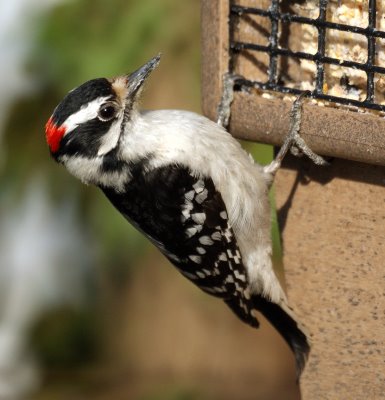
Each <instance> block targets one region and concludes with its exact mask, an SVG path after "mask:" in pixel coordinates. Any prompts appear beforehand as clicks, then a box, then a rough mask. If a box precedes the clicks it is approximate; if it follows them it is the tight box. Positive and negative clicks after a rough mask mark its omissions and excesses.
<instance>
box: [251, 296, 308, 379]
mask: <svg viewBox="0 0 385 400" xmlns="http://www.w3.org/2000/svg"><path fill="white" fill-rule="evenodd" d="M251 300H252V303H253V305H254V306H255V308H256V309H257V310H258V311H260V312H261V313H262V314H263V315H264V316H265V317H266V318H267V319H268V320H269V321H270V323H271V324H272V325H273V326H274V327H275V329H277V331H278V332H279V333H280V334H281V336H282V337H283V338H284V339H285V341H286V343H287V344H288V345H289V347H290V348H291V350H292V351H293V353H294V356H295V360H296V367H297V379H299V377H300V376H301V373H302V371H303V369H304V367H305V364H306V361H307V358H308V355H309V352H310V343H309V339H308V337H307V335H306V333H305V332H304V329H303V328H302V327H300V326H299V324H298V322H297V321H296V320H295V317H294V313H293V312H292V311H291V310H290V309H289V308H288V306H287V305H286V304H280V305H278V304H275V303H272V302H270V301H268V300H267V299H265V298H263V297H262V296H259V295H254V296H252V298H251Z"/></svg>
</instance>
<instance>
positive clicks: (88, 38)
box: [35, 0, 199, 92]
mask: <svg viewBox="0 0 385 400" xmlns="http://www.w3.org/2000/svg"><path fill="white" fill-rule="evenodd" d="M198 3H199V2H198V0H192V1H191V0H190V1H175V0H162V1H154V0H128V1H127V0H110V1H105V0H80V1H72V2H70V3H66V4H63V5H61V6H59V7H57V8H56V10H55V11H54V12H53V13H52V15H51V16H50V18H49V20H47V21H46V22H45V24H44V27H43V29H42V30H41V34H40V42H41V44H42V46H41V48H40V51H39V52H38V53H37V54H36V55H37V57H36V59H35V63H36V65H37V66H38V68H39V71H43V72H44V76H45V77H46V78H48V79H50V80H51V81H52V82H53V81H54V82H55V86H57V87H58V88H59V89H60V90H62V91H63V92H66V91H68V89H69V88H72V87H73V86H75V85H78V84H80V83H82V82H84V81H86V80H89V79H91V78H95V77H102V76H114V75H117V74H122V73H125V72H129V71H132V70H133V69H136V68H137V67H138V64H139V63H141V62H143V61H145V60H146V59H149V58H150V57H152V56H154V55H155V54H157V53H158V52H164V53H167V57H169V56H171V57H176V56H177V57H183V58H185V57H187V58H188V59H189V61H192V63H191V68H193V69H194V70H195V71H196V72H197V73H199V48H198V46H197V40H196V39H198V38H199V24H197V21H196V20H195V19H192V18H191V16H194V15H196V6H197V4H198ZM192 42H195V43H194V46H191V43H192Z"/></svg>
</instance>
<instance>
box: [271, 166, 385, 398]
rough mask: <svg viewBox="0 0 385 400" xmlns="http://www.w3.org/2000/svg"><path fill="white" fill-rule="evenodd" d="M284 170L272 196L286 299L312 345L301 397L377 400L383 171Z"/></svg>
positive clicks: (382, 346) (384, 260) (384, 341)
mask: <svg viewBox="0 0 385 400" xmlns="http://www.w3.org/2000/svg"><path fill="white" fill-rule="evenodd" d="M285 165H286V167H291V168H292V169H288V168H284V169H282V170H281V171H279V173H278V176H277V179H276V186H275V191H276V201H277V208H278V210H279V213H278V218H279V223H280V226H281V228H282V239H283V250H284V252H283V254H284V265H285V276H286V280H287V288H288V296H289V300H290V303H291V304H292V305H294V307H295V309H296V311H297V313H298V315H299V317H300V319H301V320H302V321H303V322H304V323H305V324H306V325H307V327H308V329H309V330H310V332H311V334H312V341H313V346H312V351H311V354H310V358H309V362H308V365H307V367H306V369H305V372H304V374H303V376H302V378H301V393H302V399H303V400H313V399H317V400H322V399H328V400H330V399H362V398H367V399H371V400H376V399H378V400H379V399H383V398H384V397H383V396H384V393H385V167H380V166H370V165H367V164H361V163H355V162H350V161H344V160H337V159H336V160H334V161H333V162H332V165H331V166H330V167H326V168H320V167H317V166H314V165H310V163H309V162H303V161H298V160H294V159H291V160H288V161H287V162H286V163H285Z"/></svg>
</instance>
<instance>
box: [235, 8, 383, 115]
mask: <svg viewBox="0 0 385 400" xmlns="http://www.w3.org/2000/svg"><path fill="white" fill-rule="evenodd" d="M328 2H329V1H328V0H319V15H318V18H316V19H312V18H308V17H304V16H300V15H295V14H292V13H285V12H281V11H280V3H281V1H280V0H271V4H270V7H269V8H268V9H261V8H256V7H243V6H240V5H235V4H232V5H231V6H230V26H232V24H233V23H236V18H239V17H241V16H243V15H245V14H246V15H247V14H249V15H258V16H261V17H266V18H268V19H270V23H271V29H270V32H269V43H268V45H267V46H264V45H259V44H255V43H245V42H239V41H234V40H233V38H232V35H231V34H230V49H231V52H230V60H231V55H233V54H236V53H240V52H242V50H251V51H256V52H262V53H265V54H268V56H269V65H268V67H267V68H268V71H267V75H268V79H267V81H265V82H259V81H252V80H248V79H240V80H239V81H238V83H239V85H241V86H249V87H250V86H253V87H258V88H260V89H262V90H269V91H277V92H281V93H292V94H296V95H298V94H301V93H303V92H304V91H305V90H301V89H297V88H292V87H287V86H285V85H284V84H282V83H280V80H279V76H278V69H277V61H278V57H279V56H286V57H288V58H290V57H291V58H294V59H297V60H298V59H299V60H301V59H303V60H310V61H314V62H315V64H316V67H317V73H316V80H315V88H314V90H313V91H311V97H313V98H316V99H322V100H327V101H330V102H335V103H340V104H344V105H350V106H356V107H365V108H369V109H373V110H379V111H385V105H381V104H378V103H376V101H375V96H374V94H375V83H374V74H375V73H378V74H384V76H385V68H384V67H381V66H378V65H375V52H376V38H385V32H384V31H381V30H378V29H376V12H377V10H376V0H369V4H368V26H367V27H366V28H362V27H358V26H353V25H345V24H340V23H334V22H330V21H327V19H326V11H327V7H328ZM280 22H281V23H283V22H288V23H290V22H295V23H300V24H307V25H311V26H313V27H315V28H316V29H317V31H318V51H317V52H316V53H315V54H309V53H305V52H301V51H291V50H289V49H286V48H281V47H280V46H279V43H278V41H279V38H278V35H279V33H278V32H279V31H278V28H279V23H280ZM328 29H335V30H338V31H346V32H353V33H358V34H361V35H363V36H365V37H366V39H367V43H368V48H367V51H368V57H367V61H366V62H365V63H358V62H354V61H349V60H340V59H336V58H332V57H328V56H326V55H325V42H326V32H327V30H328ZM328 64H329V65H331V64H334V65H338V66H340V67H349V68H354V69H359V70H362V71H365V73H366V75H367V87H366V98H365V99H364V100H363V101H360V100H355V99H350V98H346V97H337V96H332V95H328V94H325V93H323V87H324V80H325V65H328ZM230 65H231V61H230Z"/></svg>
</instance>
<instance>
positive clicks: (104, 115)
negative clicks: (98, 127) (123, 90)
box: [98, 103, 117, 121]
mask: <svg viewBox="0 0 385 400" xmlns="http://www.w3.org/2000/svg"><path fill="white" fill-rule="evenodd" d="M116 113H117V108H116V106H115V105H114V104H112V103H107V104H103V105H102V106H101V107H100V109H99V112H98V117H99V119H101V120H102V121H109V120H111V119H112V118H114V117H115V115H116Z"/></svg>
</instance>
